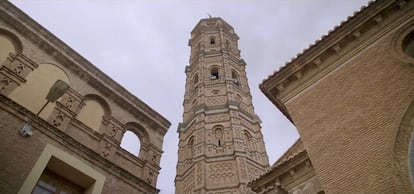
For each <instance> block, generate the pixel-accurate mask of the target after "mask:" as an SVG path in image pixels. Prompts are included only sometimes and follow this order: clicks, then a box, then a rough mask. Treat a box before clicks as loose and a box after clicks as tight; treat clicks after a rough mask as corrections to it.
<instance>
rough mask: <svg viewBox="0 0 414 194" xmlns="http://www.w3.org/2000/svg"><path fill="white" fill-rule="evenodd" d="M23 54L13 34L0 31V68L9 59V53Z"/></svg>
mask: <svg viewBox="0 0 414 194" xmlns="http://www.w3.org/2000/svg"><path fill="white" fill-rule="evenodd" d="M19 52H21V48H20V46H19V42H18V40H17V38H16V37H13V36H12V34H11V33H9V32H6V31H2V30H0V66H1V65H2V63H3V62H4V61H5V60H6V59H7V56H9V53H13V54H17V53H19Z"/></svg>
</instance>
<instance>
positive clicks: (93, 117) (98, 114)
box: [77, 95, 110, 132]
mask: <svg viewBox="0 0 414 194" xmlns="http://www.w3.org/2000/svg"><path fill="white" fill-rule="evenodd" d="M82 104H83V106H82V109H81V110H80V112H79V114H78V116H77V119H78V120H79V121H81V122H82V123H84V124H85V125H86V126H88V127H90V128H91V129H93V130H95V131H97V132H99V129H100V128H101V124H102V121H103V117H104V116H109V114H110V113H109V106H108V105H107V103H106V102H105V101H104V100H103V99H102V98H101V97H99V96H96V95H87V96H85V98H84V99H83V101H82Z"/></svg>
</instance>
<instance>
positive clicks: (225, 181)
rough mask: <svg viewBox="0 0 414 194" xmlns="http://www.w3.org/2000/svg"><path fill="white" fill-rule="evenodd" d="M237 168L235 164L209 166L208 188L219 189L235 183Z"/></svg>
mask: <svg viewBox="0 0 414 194" xmlns="http://www.w3.org/2000/svg"><path fill="white" fill-rule="evenodd" d="M235 170H236V168H235V166H234V163H233V162H223V163H214V164H208V165H207V179H208V180H209V185H208V187H210V188H218V187H221V186H224V185H229V184H232V183H234V182H235V180H236V174H235Z"/></svg>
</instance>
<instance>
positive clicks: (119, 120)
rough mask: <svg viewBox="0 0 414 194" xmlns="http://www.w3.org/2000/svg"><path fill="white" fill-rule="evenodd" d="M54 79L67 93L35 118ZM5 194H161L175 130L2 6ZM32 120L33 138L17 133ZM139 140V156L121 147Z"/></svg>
mask: <svg viewBox="0 0 414 194" xmlns="http://www.w3.org/2000/svg"><path fill="white" fill-rule="evenodd" d="M56 80H62V81H64V82H66V83H68V84H69V86H70V87H69V89H68V90H67V91H66V93H65V94H64V95H63V97H61V98H60V99H59V100H58V101H56V102H55V103H49V104H48V105H47V106H46V108H45V109H44V110H43V111H42V112H41V114H40V115H39V117H37V116H35V114H36V112H38V111H39V109H40V108H41V107H42V105H43V104H44V103H45V101H46V100H45V96H46V94H47V92H48V90H49V88H50V87H51V86H52V85H53V83H54V82H55V81H56ZM0 98H1V100H0V148H1V152H0V193H31V192H33V193H43V192H46V191H47V192H52V193H54V192H67V193H146V194H147V193H158V192H159V190H158V189H157V188H156V183H157V177H158V174H159V170H160V158H161V154H162V152H163V151H162V143H163V138H164V135H165V134H166V132H167V130H168V128H169V126H170V123H169V122H168V121H167V120H166V119H165V118H164V117H162V116H161V115H160V114H158V113H157V112H155V111H154V110H153V109H151V108H150V107H149V106H147V105H146V104H145V103H143V102H142V101H141V100H139V99H138V98H137V97H135V96H133V95H132V94H131V93H129V92H128V91H126V90H125V89H124V88H123V87H121V86H120V85H119V84H117V83H116V82H114V81H113V80H112V79H110V78H109V77H108V76H106V75H105V74H104V73H102V72H101V71H100V70H98V69H97V68H96V67H95V66H93V65H92V64H91V63H90V62H88V61H87V60H86V59H84V58H83V57H82V56H80V55H79V54H78V53H76V52H75V51H74V50H72V49H71V48H69V47H68V46H67V45H66V44H64V43H63V42H62V41H61V40H59V39H58V38H56V37H55V36H54V35H53V34H51V33H50V32H48V31H47V30H46V29H44V28H43V27H42V26H40V25H39V24H38V23H36V22H35V21H33V20H32V19H31V18H30V17H28V16H27V15H26V14H24V13H23V12H22V11H20V10H19V9H18V8H16V7H15V6H13V5H12V4H11V3H9V2H8V1H1V2H0ZM29 120H32V122H31V125H32V128H33V129H32V132H33V133H32V134H31V135H27V136H24V137H23V136H22V135H21V134H19V130H20V129H21V128H22V126H24V125H25V123H27V122H28V121H29ZM127 131H130V132H132V133H134V134H136V135H137V136H138V138H139V139H140V143H141V145H137V147H138V146H139V147H140V152H139V155H137V156H135V155H133V154H130V153H129V152H127V151H125V150H124V149H122V148H121V147H120V142H121V140H122V138H123V135H124V133H125V132H127Z"/></svg>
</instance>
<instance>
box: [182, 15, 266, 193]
mask: <svg viewBox="0 0 414 194" xmlns="http://www.w3.org/2000/svg"><path fill="white" fill-rule="evenodd" d="M238 39H239V37H238V36H237V35H236V33H234V29H233V27H231V26H230V25H229V24H227V23H226V22H225V21H224V20H222V19H221V18H209V19H202V20H200V22H199V23H198V24H197V25H196V27H195V28H194V29H193V31H192V32H191V39H190V40H189V46H190V47H191V56H190V65H189V66H186V68H185V73H186V76H187V79H186V84H185V86H186V87H185V88H186V90H185V95H184V103H183V105H184V114H183V122H182V123H180V124H179V125H178V129H177V132H178V133H179V144H178V147H179V149H178V163H177V175H176V178H175V186H176V193H177V194H193V193H200V194H208V193H217V192H219V193H229V194H230V193H234V194H236V193H251V191H250V190H249V189H248V187H247V186H246V185H247V183H248V182H249V181H250V180H252V179H254V178H257V177H258V176H259V175H260V174H262V173H264V171H265V170H266V169H267V168H268V167H269V162H268V157H267V154H266V150H265V146H264V142H263V136H262V133H261V131H260V119H259V117H258V116H257V115H256V114H255V113H254V109H253V105H252V96H251V94H250V88H249V86H248V83H247V77H246V71H245V67H246V64H245V62H244V60H243V59H241V58H240V50H239V49H238V44H237V41H238Z"/></svg>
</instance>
